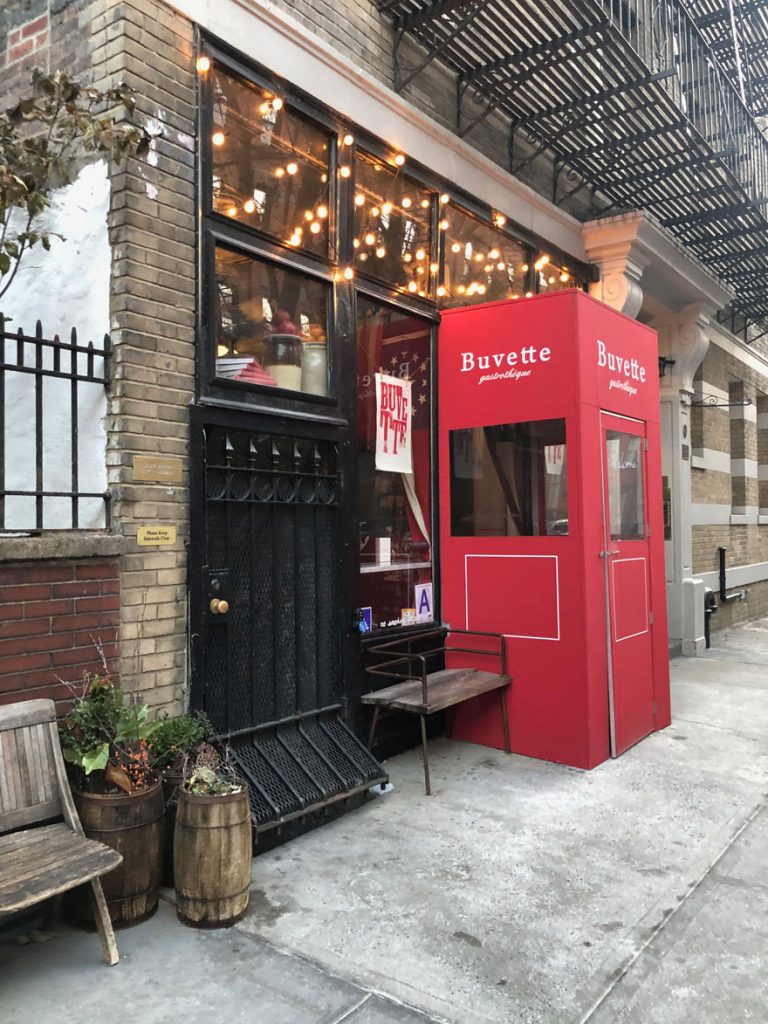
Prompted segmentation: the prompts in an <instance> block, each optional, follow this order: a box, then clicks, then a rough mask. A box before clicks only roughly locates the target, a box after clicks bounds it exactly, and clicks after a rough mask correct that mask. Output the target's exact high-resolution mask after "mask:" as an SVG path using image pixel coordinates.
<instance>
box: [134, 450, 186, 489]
mask: <svg viewBox="0 0 768 1024" xmlns="http://www.w3.org/2000/svg"><path fill="white" fill-rule="evenodd" d="M181 477H182V466H181V459H179V458H176V457H174V456H171V455H134V456H133V479H134V480H152V481H154V482H156V483H163V484H180V483H181Z"/></svg>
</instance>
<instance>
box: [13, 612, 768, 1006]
mask: <svg viewBox="0 0 768 1024" xmlns="http://www.w3.org/2000/svg"><path fill="white" fill-rule="evenodd" d="M767 667H768V620H763V621H761V622H758V623H755V624H753V625H752V626H749V627H742V628H738V629H733V630H729V631H728V632H727V633H723V634H716V635H715V637H714V639H713V649H712V651H710V652H709V653H708V654H707V655H706V656H705V657H702V658H697V659H678V660H676V661H675V662H673V665H672V672H673V714H674V724H673V725H672V726H671V727H670V728H669V729H667V730H665V731H664V732H663V733H659V734H656V735H654V736H652V737H650V738H648V739H646V740H645V741H644V742H643V743H641V744H639V745H638V746H637V747H636V748H634V749H633V750H631V751H629V752H628V753H627V754H625V755H624V756H623V757H622V758H620V759H618V760H617V761H613V762H610V763H608V764H605V765H603V766H601V767H600V768H598V769H596V770H594V771H592V772H581V771H577V770H574V769H570V768H565V767H562V766H557V765H551V764H546V763H543V762H538V761H533V760H530V759H527V758H521V757H516V756H511V757H507V756H506V755H504V754H503V753H500V752H497V751H490V750H486V749H484V748H482V747H475V746H471V745H469V744H460V743H454V742H449V741H446V740H439V741H437V742H435V743H434V744H433V751H434V754H433V757H432V775H433V786H434V792H435V795H434V796H433V797H432V798H430V799H427V798H426V797H425V796H424V793H423V784H422V774H421V763H420V757H419V753H418V751H412V752H410V753H408V754H405V755H402V756H400V757H397V758H395V759H393V760H392V761H391V762H390V763H389V765H388V768H389V771H390V774H391V778H392V781H393V783H394V789H393V791H392V792H391V793H389V794H387V795H385V796H383V797H379V798H377V799H375V800H373V801H372V802H371V803H370V804H369V805H368V806H366V807H364V808H363V809H361V810H359V811H357V812H355V813H354V814H350V815H347V816H346V817H344V818H341V819H339V820H337V821H336V822H334V823H332V824H330V825H326V826H324V827H323V828H321V829H318V830H317V831H315V832H313V833H309V834H307V835H305V836H303V837H301V838H299V839H297V840H294V841H293V842H292V843H290V844H288V845H286V846H283V847H280V848H277V849H275V850H273V851H271V852H270V853H267V854H264V855H263V856H261V857H258V858H256V859H255V861H254V866H253V879H254V886H253V892H252V899H251V907H250V909H249V913H248V916H247V917H246V919H245V920H244V921H243V922H241V923H240V924H239V925H237V926H236V927H235V928H234V929H230V930H229V931H226V932H214V933H201V932H194V931H191V930H189V929H185V928H182V927H181V926H177V925H176V924H175V922H174V920H173V916H172V913H171V910H170V909H169V908H168V907H167V906H164V907H162V908H161V912H160V913H159V914H158V915H157V917H156V918H155V919H154V920H153V921H151V922H148V923H147V924H145V925H143V926H141V927H139V928H135V929H132V930H130V931H128V932H123V933H121V934H120V935H119V936H118V941H119V946H120V950H121V953H122V954H123V955H124V959H123V962H122V963H121V965H120V966H119V967H116V968H114V969H112V970H109V969H107V968H106V967H103V966H102V965H101V964H100V962H99V960H98V943H97V941H96V939H95V937H94V936H85V935H81V934H79V933H75V932H71V931H69V930H63V931H61V932H59V933H58V934H57V935H56V937H54V939H53V940H52V941H51V942H50V943H47V944H44V945H40V946H25V947H21V948H17V947H13V946H6V947H4V948H3V949H2V951H0V1020H2V1021H3V1024H17V1022H21V1021H27V1020H36V1021H38V1022H40V1024H47V1022H48V1021H51V1022H53V1021H54V1020H55V1021H57V1022H60V1024H70V1022H72V1024H74V1022H78V1024H79V1022H81V1021H82V1020H83V1018H84V1017H85V1016H89V1017H93V1016H96V1015H98V1016H99V1017H102V1016H103V1015H104V1013H105V1012H110V1011H111V1010H112V1009H113V1008H115V1007H118V1006H119V1008H120V1014H121V1020H122V1021H123V1022H124V1024H132V1022H133V1021H136V1022H138V1021H139V1020H141V1021H142V1022H143V1024H156V1022H164V1021H175V1020H180V1021H184V1022H185V1024H197V1022H198V1021H200V1022H202V1021H203V1020H205V1021H206V1022H207V1024H210V1022H217V1021H222V1024H223V1022H227V1024H229V1022H237V1021H258V1022H259V1024H336V1022H341V1021H344V1022H349V1024H418V1022H420V1021H421V1022H424V1021H425V1020H426V1019H428V1018H425V1017H423V1016H421V1014H420V1013H419V1012H418V1011H421V1012H422V1013H424V1014H427V1015H430V1016H431V1017H432V1018H433V1019H438V1020H443V1021H448V1022H452V1024H517V1022H521V1024H523V1022H524V1024H656V1022H658V1024H683V1022H688V1021H690V1022H694V1021H695V1022H696V1024H736V1022H739V1021H756V1022H761V1024H764V1022H765V1021H766V1020H768V1011H766V1006H768V972H766V971H765V969H764V965H765V963H766V962H768V913H767V911H768V870H767V869H766V867H765V863H766V842H767V840H768V812H767V811H766V790H767V789H768V786H767V783H768V671H766V668H767ZM43 979H44V980H43ZM387 997H394V1000H396V1001H390V1000H389V998H387ZM409 1007H410V1008H409Z"/></svg>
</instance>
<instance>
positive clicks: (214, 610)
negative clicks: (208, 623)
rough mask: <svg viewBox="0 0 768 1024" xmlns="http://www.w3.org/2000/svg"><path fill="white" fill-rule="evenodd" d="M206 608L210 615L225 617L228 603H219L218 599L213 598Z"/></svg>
mask: <svg viewBox="0 0 768 1024" xmlns="http://www.w3.org/2000/svg"><path fill="white" fill-rule="evenodd" d="M208 607H209V608H210V610H211V615H226V614H227V612H228V611H229V601H221V600H220V599H219V598H218V597H214V598H213V599H212V600H211V603H210V604H209V605H208Z"/></svg>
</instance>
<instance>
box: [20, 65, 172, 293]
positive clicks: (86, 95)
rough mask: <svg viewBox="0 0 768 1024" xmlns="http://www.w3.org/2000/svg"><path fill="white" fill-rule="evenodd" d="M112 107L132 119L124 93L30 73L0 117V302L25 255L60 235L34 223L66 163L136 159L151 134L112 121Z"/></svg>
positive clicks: (62, 181)
mask: <svg viewBox="0 0 768 1024" xmlns="http://www.w3.org/2000/svg"><path fill="white" fill-rule="evenodd" d="M115 107H119V108H120V109H121V110H122V112H123V114H124V115H127V116H130V115H132V114H133V111H134V107H135V100H134V98H133V94H132V92H131V90H130V89H128V88H127V87H126V86H124V85H118V86H115V87H114V88H111V89H104V90H100V89H94V88H92V87H90V86H86V85H81V84H80V83H78V82H76V81H75V80H74V79H72V78H70V77H69V75H67V74H66V73H65V72H64V71H56V72H55V73H54V74H52V75H48V74H45V73H44V72H43V71H40V70H35V71H34V72H33V74H32V82H31V91H30V94H29V95H28V96H25V97H24V98H22V99H21V100H19V102H18V103H17V104H16V105H15V106H14V107H13V108H11V109H10V110H8V111H7V112H6V113H4V114H0V299H1V298H2V297H3V295H5V293H6V292H7V291H8V289H9V288H10V286H11V284H12V283H13V279H14V278H15V276H16V272H17V271H18V269H19V265H20V263H21V260H22V258H23V256H24V254H25V253H26V252H27V251H28V250H29V249H31V248H33V247H34V246H35V245H37V244H38V243H39V244H40V245H42V246H43V248H44V249H50V247H51V239H52V238H57V237H61V236H59V235H57V234H56V233H55V232H51V231H46V230H44V229H41V228H40V227H38V226H37V224H38V221H39V218H40V215H41V214H42V212H43V211H44V210H45V209H46V207H48V206H49V205H50V195H51V192H52V191H53V189H55V188H57V187H59V186H61V185H66V184H69V182H70V180H71V178H70V172H71V168H72V167H73V160H74V158H76V157H77V156H78V155H82V154H83V153H106V154H109V155H110V156H112V157H114V158H115V159H116V160H117V161H118V162H119V161H121V160H123V159H124V158H125V157H127V156H128V155H129V154H135V155H136V156H139V157H141V156H143V155H145V154H146V152H147V151H148V150H149V146H150V143H151V141H152V136H151V135H150V134H149V132H147V130H146V129H145V128H142V127H139V126H137V125H134V124H129V123H127V122H124V121H118V120H117V119H116V117H115V116H112V114H111V113H110V112H109V111H110V109H114V108H115Z"/></svg>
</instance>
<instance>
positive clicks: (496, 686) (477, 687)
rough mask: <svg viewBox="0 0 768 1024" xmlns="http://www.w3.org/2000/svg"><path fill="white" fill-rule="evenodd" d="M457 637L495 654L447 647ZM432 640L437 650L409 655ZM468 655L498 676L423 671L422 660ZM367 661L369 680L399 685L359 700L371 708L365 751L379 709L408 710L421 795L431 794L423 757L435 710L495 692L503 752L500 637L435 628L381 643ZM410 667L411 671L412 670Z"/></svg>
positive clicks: (504, 679)
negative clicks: (493, 645) (417, 737)
mask: <svg viewBox="0 0 768 1024" xmlns="http://www.w3.org/2000/svg"><path fill="white" fill-rule="evenodd" d="M456 635H462V636H477V637H486V638H490V639H492V640H496V641H498V645H499V646H498V649H497V650H496V649H491V650H489V649H488V648H487V647H486V648H483V647H455V646H453V645H449V638H450V637H453V636H456ZM433 638H438V643H437V646H430V647H427V648H426V649H420V650H418V651H416V652H414V651H413V645H414V643H418V644H420V643H421V642H422V641H429V640H431V639H433ZM452 653H456V654H474V655H475V656H477V657H478V660H479V658H480V657H482V658H483V659H488V658H498V659H499V668H500V672H498V673H496V672H487V671H485V670H482V669H476V668H448V669H441V670H440V671H438V672H427V659H428V658H434V657H435V656H440V657H444V656H445V655H450V654H452ZM366 654H367V655H369V656H371V655H372V656H376V657H378V658H379V659H380V660H379V661H377V663H376V664H374V665H367V666H366V672H368V674H369V675H372V676H384V677H385V678H390V679H399V680H401V681H400V682H398V683H395V684H394V685H393V686H387V687H385V688H384V689H382V690H372V691H371V692H370V693H366V694H364V695H363V696H362V698H361V700H362V702H363V704H371V705H373V718H372V720H371V730H370V733H369V736H368V747H369V748H372V747H373V742H374V738H375V735H376V726H377V725H378V721H379V712H380V710H381V708H383V707H386V708H391V709H393V710H396V711H408V712H411V713H413V714H416V715H420V716H421V750H422V757H423V759H424V785H425V788H426V791H427V796H430V795H431V792H432V790H431V788H430V783H429V753H428V749H427V724H426V720H427V716H428V715H432V714H434V713H435V712H436V711H444V710H445V709H446V708H450V707H454V706H455V705H456V704H461V703H462V702H463V701H465V700H471V699H472V698H473V697H479V696H480V695H481V694H483V693H490V692H491V691H493V690H498V693H499V706H500V709H501V721H502V727H503V730H504V749H505V750H506V752H507V753H509V723H508V722H507V689H508V687H509V686H510V684H511V682H512V679H511V678H510V676H508V675H507V660H506V650H505V645H504V637H503V636H502V635H501V634H500V633H481V632H479V631H478V630H472V629H449V628H447V627H443V628H440V629H432V630H427V631H426V632H425V633H418V634H416V635H415V636H412V637H407V638H401V639H399V640H391V641H389V642H387V643H383V644H375V645H373V646H372V647H369V648H368V650H367V652H366ZM414 666H415V671H414Z"/></svg>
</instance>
